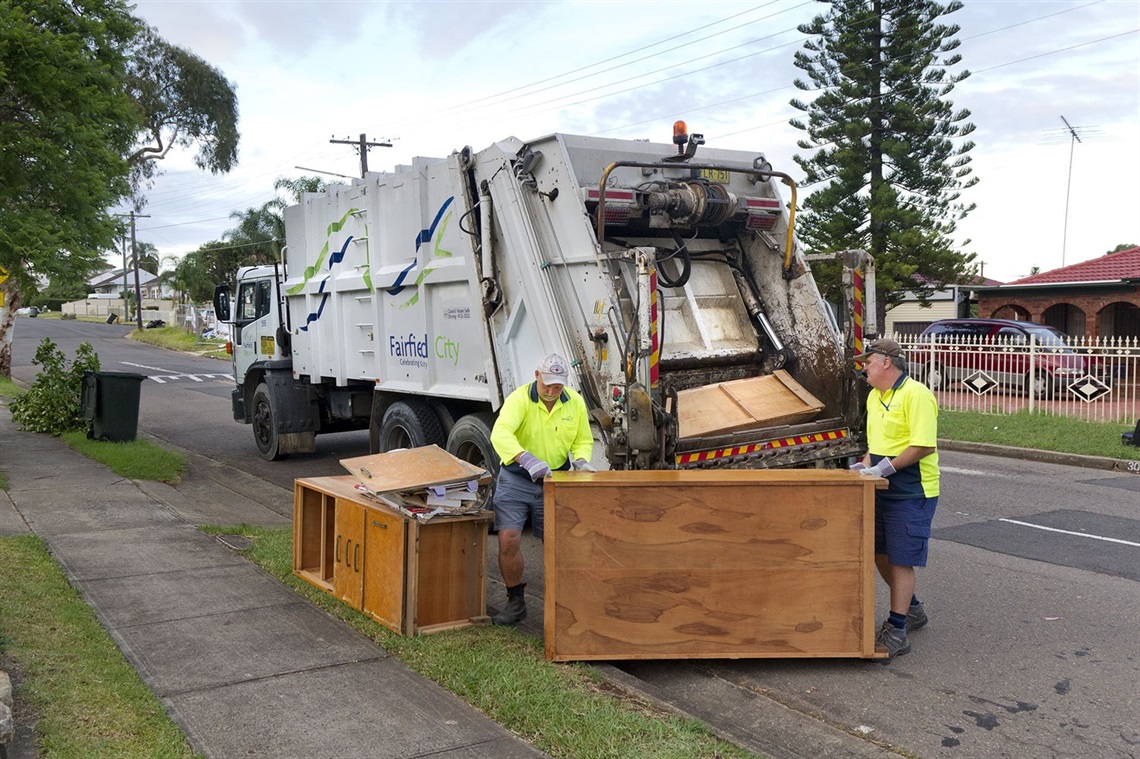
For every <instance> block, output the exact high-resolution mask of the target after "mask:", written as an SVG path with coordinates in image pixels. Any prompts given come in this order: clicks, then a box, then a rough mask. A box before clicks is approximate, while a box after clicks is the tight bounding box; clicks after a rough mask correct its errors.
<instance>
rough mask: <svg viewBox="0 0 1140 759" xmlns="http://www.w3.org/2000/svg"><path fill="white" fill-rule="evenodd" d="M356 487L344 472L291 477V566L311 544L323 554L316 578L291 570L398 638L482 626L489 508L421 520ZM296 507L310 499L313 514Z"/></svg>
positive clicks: (484, 615)
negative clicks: (293, 481) (484, 510)
mask: <svg viewBox="0 0 1140 759" xmlns="http://www.w3.org/2000/svg"><path fill="white" fill-rule="evenodd" d="M356 485H357V480H356V478H354V477H352V476H349V475H344V476H340V477H310V478H303V479H298V480H296V482H295V485H294V520H295V521H294V530H293V539H294V567H295V569H296V563H297V562H298V561H302V559H300V558H299V557H301V556H303V555H307V554H309V553H310V552H311V551H312V549H311V548H307V547H306V546H307V545H308V544H310V543H311V542H312V543H315V544H316V545H319V546H321V550H322V551H323V558H322V559H321V560H320V561H319V563H318V566H319V567H322V568H324V567H327V569H326V570H325V578H326V579H325V580H323V581H322V579H321V573H320V572H318V571H310V570H302V569H296V573H297V575H298V576H299V577H301V578H303V579H305V580H307V581H308V582H310V583H312V584H314V585H316V586H317V587H319V588H322V589H323V590H325V591H327V592H329V593H331V594H333V595H334V596H336V597H337V598H340V599H342V600H344V601H345V602H346V603H349V604H350V605H352V606H354V607H355V608H358V609H362V610H363V611H365V612H366V613H368V614H370V615H371V616H372V617H373V618H374V619H376V620H377V621H378V622H380V623H381V624H383V625H385V626H387V627H389V628H391V629H392V630H395V631H396V632H398V633H401V634H404V635H415V634H417V633H420V632H435V631H437V630H447V629H452V628H456V627H465V626H467V625H472V624H489V622H490V620H489V618H488V617H487V616H486V609H485V603H486V597H485V590H484V575H483V573H484V563H485V556H486V553H485V548H486V536H487V523H488V522H489V521H491V519H492V515H491V513H490V512H481V513H479V514H472V515H466V516H458V517H437V518H436V519H433V520H430V521H428V522H420V521H418V520H416V519H414V518H412V517H409V516H408V515H406V514H403V513H400V512H399V511H396V510H394V509H391V508H389V507H387V506H385V505H384V504H381V503H379V502H377V501H376V500H374V499H373V498H371V497H370V496H368V495H367V494H365V493H363V492H361V491H360V490H358V489H357V487H356ZM298 504H312V505H313V506H312V508H313V512H312V514H308V515H306V512H305V508H304V507H302V506H299V505H298ZM318 504H323V507H322V508H321V509H320V510H319V511H320V514H321V515H320V516H317V513H318V509H317V505H318ZM313 533H316V534H315V535H314V534H313ZM417 535H418V543H417V542H416V541H417ZM358 547H359V549H358ZM417 548H418V549H419V550H418V551H417V550H416V549H417ZM346 549H347V550H346ZM346 554H347V556H346ZM346 559H347V561H346Z"/></svg>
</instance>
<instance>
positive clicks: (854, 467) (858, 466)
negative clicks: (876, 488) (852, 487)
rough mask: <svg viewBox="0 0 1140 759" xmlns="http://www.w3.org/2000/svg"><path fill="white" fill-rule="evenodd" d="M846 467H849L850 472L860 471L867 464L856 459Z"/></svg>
mask: <svg viewBox="0 0 1140 759" xmlns="http://www.w3.org/2000/svg"><path fill="white" fill-rule="evenodd" d="M847 468H848V469H850V470H851V471H852V472H862V471H863V470H864V469H866V468H867V465H866V464H864V463H863V462H862V461H856V462H855V463H854V464H852V465H851V466H849V467H847Z"/></svg>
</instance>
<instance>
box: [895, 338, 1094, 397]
mask: <svg viewBox="0 0 1140 759" xmlns="http://www.w3.org/2000/svg"><path fill="white" fill-rule="evenodd" d="M1031 355H1032V357H1033V358H1032V361H1033V365H1032V367H1031V366H1030V356H1031ZM908 361H909V365H910V366H909V369H910V373H911V375H912V376H914V377H916V378H918V379H920V380H922V381H923V382H925V383H926V384H927V385H928V386H929V387H930V388H931V389H934V390H938V389H941V388H943V387H949V386H950V385H952V384H954V383H960V382H962V381H963V380H966V379H967V378H969V377H972V376H973V375H975V374H976V373H978V372H984V373H985V375H986V376H988V377H989V378H990V379H991V380H993V381H994V382H996V383H997V384H998V385H1001V386H1003V387H1007V388H1012V389H1015V390H1020V391H1022V392H1028V391H1029V390H1032V392H1033V394H1034V395H1035V396H1036V397H1038V398H1044V397H1048V396H1050V395H1052V394H1053V393H1054V392H1059V391H1063V390H1064V389H1065V388H1066V387H1068V385H1069V384H1070V383H1072V382H1074V381H1076V380H1078V379H1080V378H1081V377H1083V376H1085V375H1086V374H1088V373H1089V362H1088V359H1087V358H1086V357H1085V356H1081V355H1079V354H1077V353H1076V352H1075V351H1073V349H1072V348H1070V347H1069V346H1068V344H1067V343H1066V342H1065V335H1064V333H1062V332H1061V331H1059V330H1057V329H1054V328H1053V327H1047V326H1045V325H1044V324H1034V323H1032V322H1020V321H1013V320H1011V319H942V320H940V321H936V322H934V323H933V324H931V325H930V326H929V327H927V328H926V329H925V330H923V332H922V334H921V335H920V336H919V337H918V340H917V342H916V344H915V346H914V348H912V349H911V350H910V351H909V354H908Z"/></svg>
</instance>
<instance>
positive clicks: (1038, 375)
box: [1025, 369, 1053, 400]
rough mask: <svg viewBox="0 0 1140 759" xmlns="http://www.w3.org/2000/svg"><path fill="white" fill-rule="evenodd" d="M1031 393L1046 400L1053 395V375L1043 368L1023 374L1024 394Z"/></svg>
mask: <svg viewBox="0 0 1140 759" xmlns="http://www.w3.org/2000/svg"><path fill="white" fill-rule="evenodd" d="M1030 393H1033V397H1034V398H1038V399H1040V400H1046V399H1048V398H1052V397H1053V375H1051V374H1049V372H1047V371H1045V370H1044V369H1039V370H1037V371H1031V372H1029V373H1027V374H1026V375H1025V394H1026V395H1029V394H1030Z"/></svg>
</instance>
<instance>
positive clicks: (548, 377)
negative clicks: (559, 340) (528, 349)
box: [538, 353, 570, 385]
mask: <svg viewBox="0 0 1140 759" xmlns="http://www.w3.org/2000/svg"><path fill="white" fill-rule="evenodd" d="M538 376H539V377H541V378H542V381H543V383H544V384H546V385H565V384H566V380H567V379H569V377H570V374H569V371H568V370H567V364H566V359H564V358H562V356H559V355H558V354H557V353H551V354H550V355H549V356H547V357H546V358H544V359H542V361H540V362H538Z"/></svg>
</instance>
